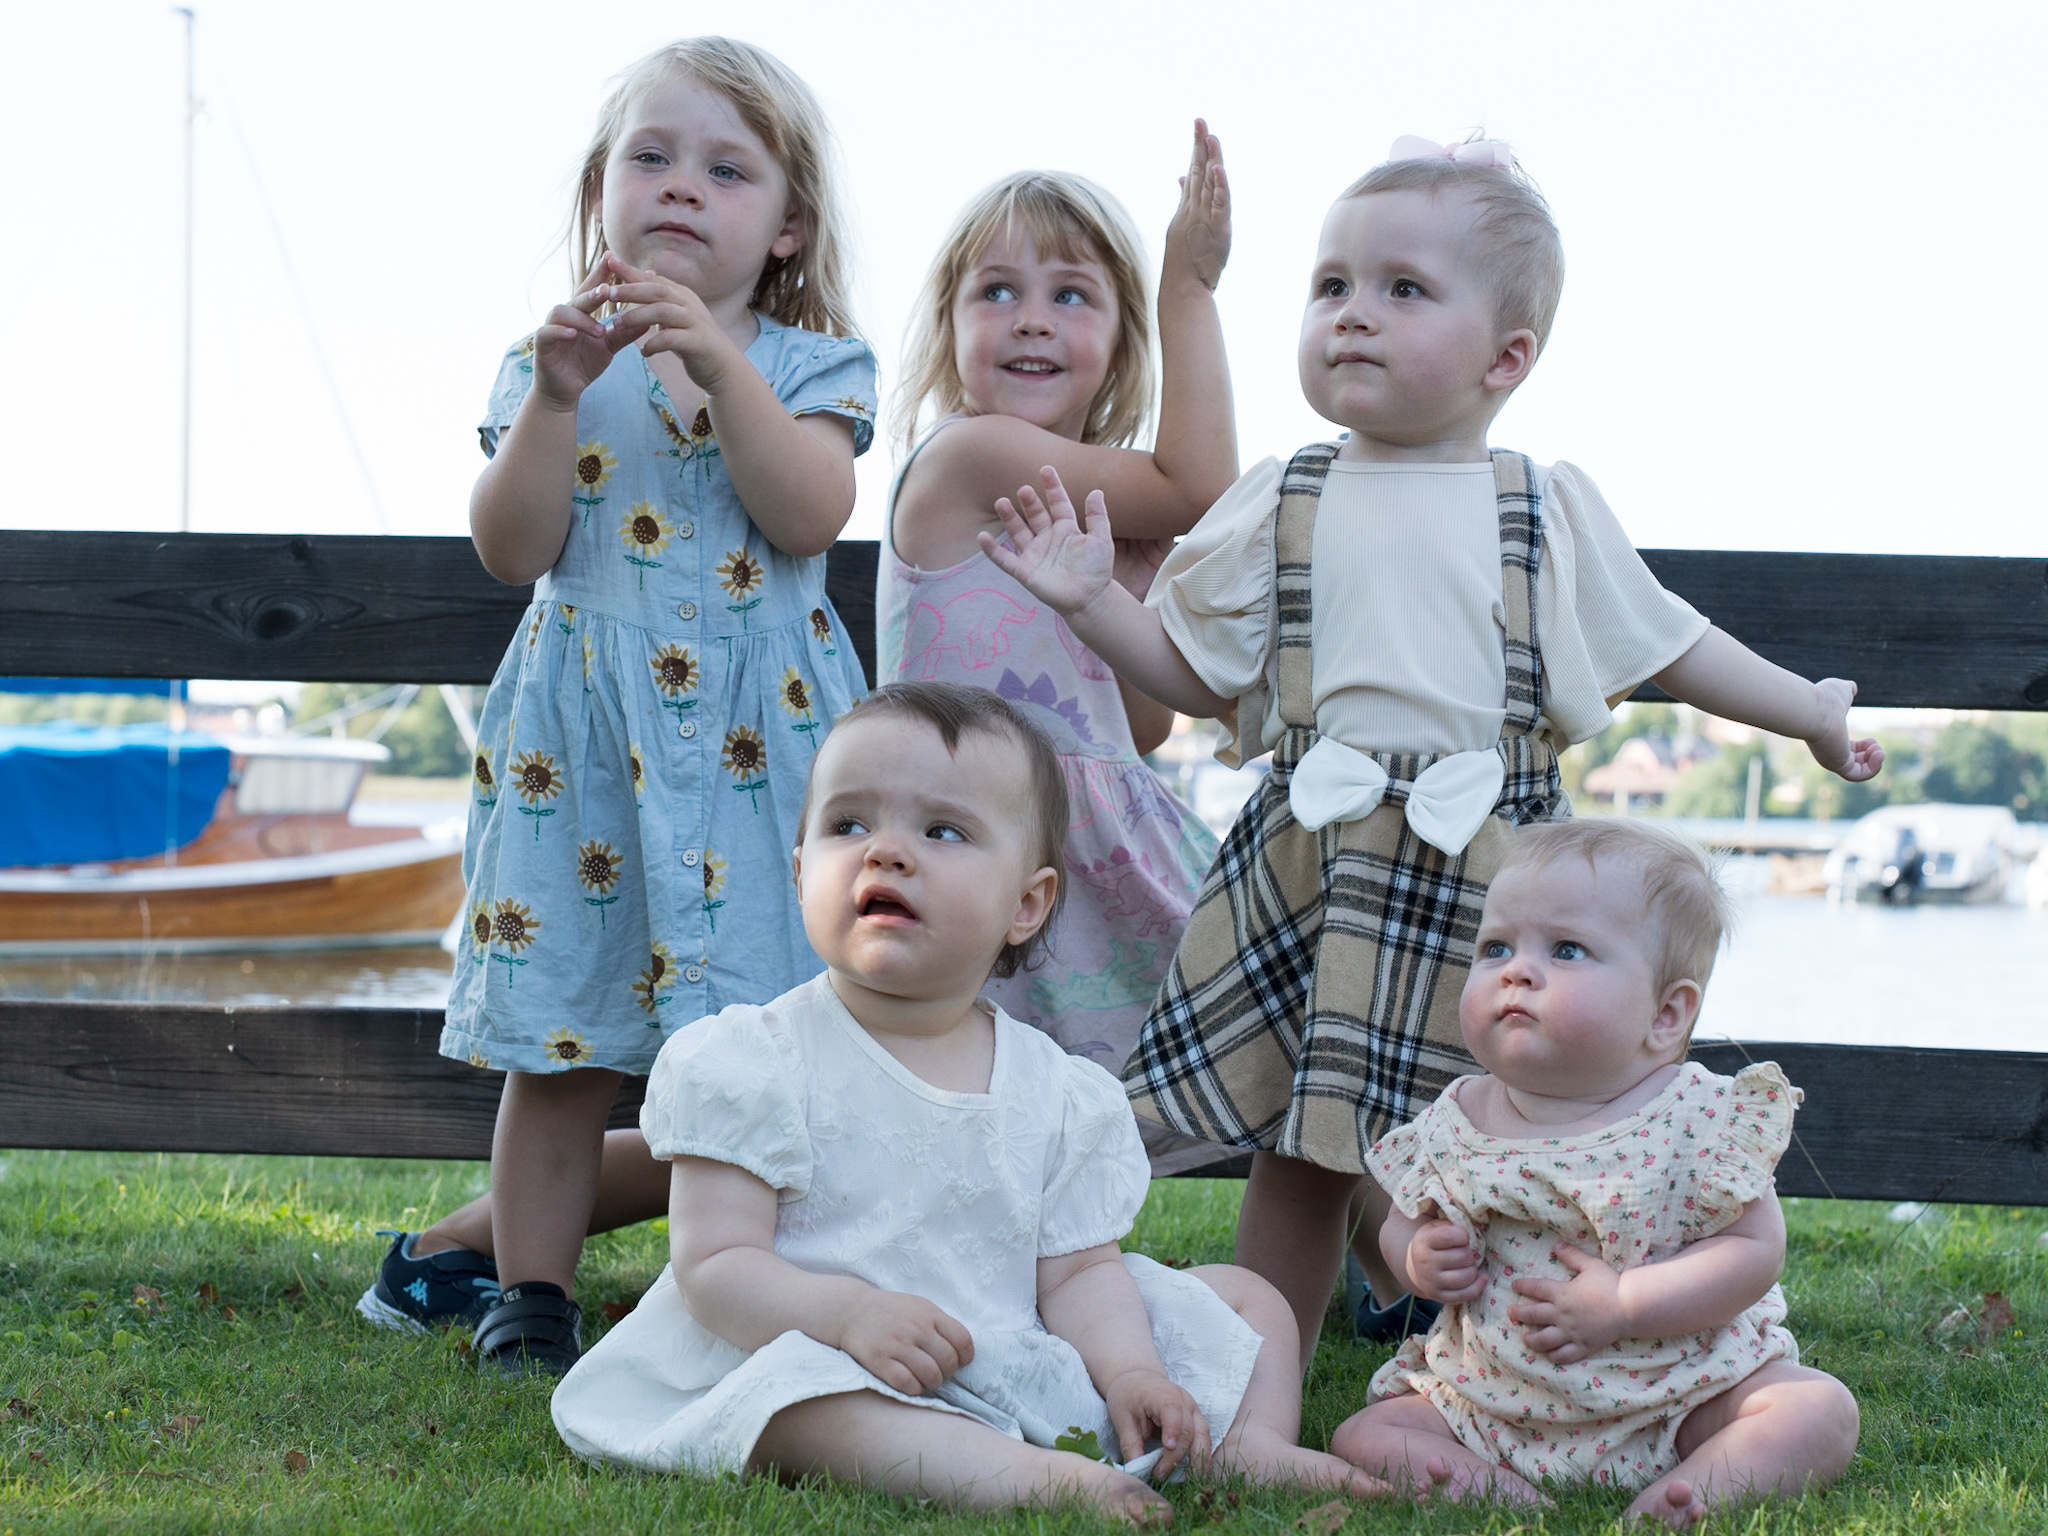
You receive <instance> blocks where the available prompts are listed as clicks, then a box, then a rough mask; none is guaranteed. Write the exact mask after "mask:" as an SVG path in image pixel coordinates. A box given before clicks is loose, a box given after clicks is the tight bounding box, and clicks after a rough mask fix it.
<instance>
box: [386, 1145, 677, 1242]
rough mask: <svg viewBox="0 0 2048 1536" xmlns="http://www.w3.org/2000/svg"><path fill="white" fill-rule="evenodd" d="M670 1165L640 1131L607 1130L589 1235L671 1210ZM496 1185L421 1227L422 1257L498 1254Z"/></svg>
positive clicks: (650, 1218)
mask: <svg viewBox="0 0 2048 1536" xmlns="http://www.w3.org/2000/svg"><path fill="white" fill-rule="evenodd" d="M668 1182H669V1167H668V1164H667V1163H664V1162H658V1161H656V1159H655V1158H654V1157H653V1156H652V1155H650V1154H649V1152H648V1150H647V1138H646V1137H644V1136H642V1135H641V1134H640V1133H639V1132H638V1131H634V1130H625V1131H606V1132H605V1135H604V1155H603V1163H602V1165H601V1167H600V1168H599V1170H598V1175H597V1203H596V1205H595V1206H594V1207H593V1208H592V1210H591V1212H590V1231H589V1233H588V1234H586V1235H588V1236H595V1235H596V1234H597V1233H599V1232H611V1231H614V1230H616V1229H617V1228H619V1227H630V1226H633V1225H634V1224H635V1223H637V1222H642V1221H652V1220H653V1219H654V1218H655V1217H657V1216H666V1215H667V1214H668ZM491 1209H492V1203H491V1191H490V1190H488V1189H487V1190H485V1191H484V1192H483V1193H482V1194H480V1195H478V1196H477V1197H476V1198H475V1199H474V1200H472V1201H470V1202H469V1204H467V1205H465V1206H463V1207H462V1208H461V1209H460V1210H454V1211H450V1212H449V1213H448V1214H447V1215H446V1216H443V1217H442V1218H441V1219H440V1220H439V1221H437V1222H435V1223H434V1224H433V1225H432V1226H431V1227H428V1228H427V1229H426V1230H424V1231H423V1232H421V1233H420V1235H419V1236H418V1238H416V1239H415V1240H414V1242H413V1245H412V1251H413V1252H414V1253H416V1254H418V1255H419V1256H420V1257H421V1258H425V1257H426V1256H427V1255H428V1254H430V1253H440V1252H442V1251H443V1250H444V1249H448V1248H468V1249H470V1250H472V1251H474V1252H476V1253H482V1254H495V1253H496V1252H497V1245H496V1243H495V1241H494V1240H493V1238H492V1236H491Z"/></svg>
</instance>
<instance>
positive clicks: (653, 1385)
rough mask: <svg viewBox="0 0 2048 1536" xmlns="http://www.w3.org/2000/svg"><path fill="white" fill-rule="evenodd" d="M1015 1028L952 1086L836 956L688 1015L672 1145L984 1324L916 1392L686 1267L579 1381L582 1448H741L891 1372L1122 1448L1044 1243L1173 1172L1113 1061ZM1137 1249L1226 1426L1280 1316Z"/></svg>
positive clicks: (723, 1466)
mask: <svg viewBox="0 0 2048 1536" xmlns="http://www.w3.org/2000/svg"><path fill="white" fill-rule="evenodd" d="M995 1027H996V1043H995V1062H994V1067H993V1070H992V1072H991V1074H990V1081H989V1091H988V1092H987V1093H985V1094H977V1093H955V1092H951V1091H949V1090H946V1089H943V1088H936V1087H934V1086H932V1085H931V1084H930V1083H927V1082H925V1081H924V1080H923V1079H921V1078H919V1077H917V1076H916V1075H915V1074H914V1073H912V1072H911V1071H910V1070H909V1069H908V1068H906V1067H904V1066H903V1064H902V1063H900V1062H898V1061H897V1060H896V1059H895V1058H894V1057H892V1056H891V1055H890V1054H889V1053H888V1052H887V1051H886V1050H884V1049H883V1048H882V1047H881V1046H880V1045H879V1044H877V1043H876V1042H875V1040H874V1039H873V1038H872V1037H871V1036H869V1035H868V1033H867V1031H865V1030H864V1029H862V1028H861V1027H860V1025H859V1024H858V1023H857V1022H856V1021H855V1020H854V1018H853V1016H852V1015H851V1014H850V1013H848V1012H847V1010H846V1008H845V1006H844V1005H843V1004H842V1003H841V1002H840V1001H839V998H838V995H837V994H836V993H835V992H834V991H833V990H832V987H831V982H830V979H829V978H828V977H826V976H819V977H816V978H814V979H813V980H811V981H809V982H806V983H804V984H803V985H801V986H799V987H796V988H795V989H793V990H792V991H790V992H787V993H785V994H783V995H782V996H781V997H779V998H777V999H776V1000H775V1001H774V1002H772V1003H768V1004H765V1005H762V1006H739V1007H732V1008H728V1009H726V1010H725V1011H724V1012H723V1013H720V1014H718V1015H716V1016H715V1017H713V1018H709V1019H705V1020H703V1021H702V1022H700V1023H698V1024H695V1025H693V1026H692V1027H691V1028H689V1029H686V1030H683V1031H681V1032H680V1033H678V1034H676V1035H674V1036H672V1037H671V1038H670V1039H669V1041H668V1043H667V1044H666V1045H664V1046H663V1047H662V1051H661V1055H660V1056H659V1058H658V1059H657V1060H656V1062H655V1065H654V1071H653V1074H652V1077H651V1079H650V1081H649V1083H648V1090H647V1101H646V1104H645V1106H644V1107H643V1108H642V1110H641V1112H640V1125H641V1129H642V1131H643V1132H644V1133H645V1134H646V1136H647V1142H648V1146H649V1148H650V1149H651V1150H652V1152H653V1153H654V1155H655V1156H656V1157H657V1158H672V1157H678V1156H690V1157H705V1158H712V1159H715V1160H717V1161H719V1162H726V1163H732V1164H734V1165H736V1166H738V1167H741V1168H745V1169H746V1170H747V1171H748V1172H750V1173H752V1174H754V1175H755V1176H757V1177H758V1178H760V1179H762V1180H763V1181H765V1182H766V1183H767V1184H769V1185H770V1186H771V1187H773V1188H774V1189H775V1190H776V1192H777V1194H778V1196H779V1199H780V1206H779V1208H778V1210H777V1214H776V1222H775V1251H776V1252H777V1253H778V1254H780V1255H781V1256H782V1257H783V1258H785V1259H788V1260H789V1261H790V1262H791V1263H793V1264H797V1265H800V1266H801V1267H803V1268H805V1269H808V1270H812V1271H814V1272H816V1273H819V1274H832V1275H851V1276H854V1277H855V1278H858V1279H861V1280H865V1281H867V1282H868V1283H869V1284H871V1285H874V1286H877V1287H879V1288H881V1289H884V1290H893V1291H904V1292H909V1293H912V1294H916V1295H920V1296H923V1297H926V1298H927V1299H929V1300H930V1301H932V1302H934V1303H936V1304H937V1305H938V1306H940V1307H943V1308H944V1309H945V1310H946V1311H947V1312H948V1313H950V1314H951V1315H952V1316H953V1317H955V1318H957V1319H958V1320H959V1321H960V1322H961V1323H962V1324H963V1325H964V1326H965V1327H966V1328H967V1330H968V1332H969V1333H970V1334H971V1335H972V1337H973V1340H974V1359H973V1361H972V1362H971V1363H970V1364H969V1365H968V1366H966V1367H965V1368H964V1369H963V1370H961V1371H959V1372H958V1373H957V1374H955V1375H954V1376H953V1377H951V1378H949V1379H948V1380H947V1381H946V1383H945V1385H944V1386H943V1387H942V1388H941V1389H940V1391H939V1393H938V1394H937V1395H936V1396H933V1397H913V1396H910V1395H907V1394H905V1393H902V1392H898V1391H897V1390H895V1389H894V1388H893V1387H890V1386H888V1385H886V1384H885V1383H884V1382H882V1381H881V1380H879V1379H878V1378H876V1377H875V1376H872V1375H870V1374H869V1373H868V1372H867V1371H866V1370H865V1369H863V1368H862V1367H861V1366H860V1365H859V1364H858V1363H856V1362H855V1360H854V1359H853V1357H852V1356H850V1355H848V1354H846V1353H844V1352H843V1351H841V1350H838V1349H835V1348H832V1347H831V1346H829V1345H826V1344H822V1343H819V1342H818V1341H817V1340H815V1339H813V1338H810V1337H809V1336H808V1335H806V1334H804V1333H802V1332H799V1331H797V1330H794V1329H792V1330H791V1331H790V1332H788V1333H785V1334H783V1335H781V1336H780V1337H779V1338H776V1339H774V1340H772V1341H771V1342H769V1343H768V1344H767V1345H765V1346H763V1347H762V1348H760V1349H758V1350H754V1351H751V1352H749V1351H747V1350H744V1349H740V1348H737V1347H736V1346H734V1345H732V1344H729V1343H727V1342H726V1341H725V1340H723V1339H721V1338H719V1337H718V1336H717V1335H715V1334H713V1333H711V1332H710V1331H709V1330H708V1329H706V1328H704V1327H703V1326H701V1325H700V1324H699V1323H698V1322H697V1321H696V1319H695V1318H693V1317H692V1316H691V1315H690V1313H689V1309H688V1308H687V1307H685V1306H684V1304H683V1299H682V1294H681V1292H680V1291H679V1290H678V1289H677V1286H676V1283H675V1278H674V1274H673V1271H672V1270H669V1269H664V1270H663V1271H662V1273H661V1276H660V1278H659V1279H657V1280H656V1281H655V1282H654V1285H653V1287H652V1289H650V1290H649V1291H648V1293H647V1294H646V1296H645V1297H644V1298H642V1300H641V1302H640V1305H639V1306H638V1307H637V1308H636V1309H635V1310H634V1311H633V1312H632V1313H631V1314H630V1315H629V1316H627V1317H626V1318H625V1319H624V1320H623V1321H622V1322H620V1323H619V1324H618V1326H617V1327H615V1328H613V1329H612V1331H611V1332H610V1333H608V1334H606V1335H605V1337H604V1338H603V1339H601V1340H599V1341H598V1343H597V1344H596V1345H595V1346H594V1347H593V1348H592V1349H591V1350H590V1352H589V1353H588V1354H586V1355H584V1357H583V1358H582V1359H581V1360H580V1361H578V1362H577V1364H576V1366H575V1368H574V1369H573V1370H571V1371H570V1372H569V1374H568V1375H567V1376H565V1377H564V1378H563V1379H562V1383H561V1385H560V1386H559V1387H558V1388H557V1389H556V1391H555V1397H554V1417H555V1426H556V1428H557V1429H559V1430H560V1431H561V1434H562V1438H563V1439H564V1440H565V1441H567V1442H568V1445H569V1447H570V1449H571V1450H573V1451H575V1452H576V1453H577V1454H578V1455H579V1456H583V1457H586V1458H588V1459H590V1460H592V1461H601V1462H612V1463H618V1464H622V1465H627V1466H633V1467H639V1468H642V1469H645V1470H648V1471H656V1472H675V1471H696V1472H707V1473H708V1472H720V1471H738V1470H741V1469H743V1468H744V1467H745V1466H746V1464H747V1458H748V1457H749V1455H750V1454H751V1453H752V1451H753V1448H754V1444H755V1442H756V1441H757V1440H758V1439H759V1438H760V1435H761V1431H762V1430H763V1429H764V1428H765V1427H766V1426H767V1423H768V1421H769V1419H770V1418H772V1417H773V1416H774V1415H775V1414H776V1413H778V1412H779V1411H781V1410H782V1409H784V1408H787V1407H789V1406H790V1405H791V1404H793V1403H800V1402H805V1401H808V1400H810V1399H812V1398H818V1397H829V1396H833V1395H836V1394H838V1393H842V1392H861V1391H869V1392H877V1393H880V1394H881V1395H883V1396H885V1397H891V1398H895V1399H897V1400H899V1401H901V1402H906V1403H912V1404H915V1405H916V1406H918V1407H923V1408H931V1409H935V1410H938V1411H941V1412H948V1413H959V1414H964V1415H967V1416H969V1417H972V1418H976V1419H979V1420H980V1421H982V1422H983V1423H985V1424H988V1425H990V1426H991V1427H993V1428H995V1429H997V1430H999V1431H1001V1432H1002V1433H1004V1434H1008V1435H1012V1436H1016V1437H1018V1438H1021V1439H1024V1440H1028V1441H1030V1442H1031V1443H1033V1444H1035V1445H1047V1446H1049V1445H1051V1444H1052V1443H1053V1440H1054V1438H1055V1437H1057V1436H1059V1435H1062V1434H1065V1433H1067V1432H1068V1430H1069V1429H1071V1428H1078V1429H1082V1430H1093V1431H1094V1432H1095V1433H1096V1435H1097V1436H1098V1437H1099V1439H1100V1442H1101V1444H1102V1445H1103V1446H1104V1448H1105V1449H1108V1450H1110V1451H1111V1453H1112V1454H1113V1455H1119V1453H1118V1451H1117V1449H1116V1440H1115V1435H1114V1433H1113V1432H1112V1430H1111V1427H1110V1424H1109V1418H1108V1414H1107V1411H1106V1409H1105V1407H1104V1404H1103V1401H1102V1398H1101V1396H1100V1395H1099V1394H1098V1393H1097V1392H1096V1390H1095V1388H1094V1386H1093V1384H1092V1383H1091V1382H1090V1380H1089V1378H1088V1372H1087V1368H1086V1367H1085V1366H1084V1365H1083V1364H1082V1362H1081V1357H1080V1356H1079V1355H1078V1354H1077V1353H1076V1352H1075V1350H1074V1348H1073V1346H1072V1345H1070V1344H1068V1343H1067V1342H1066V1341H1065V1340H1064V1339H1060V1338H1058V1337H1056V1336H1054V1335H1052V1334H1050V1333H1048V1332H1046V1329H1045V1325H1044V1323H1043V1322H1042V1321H1040V1319H1039V1316H1038V1305H1037V1295H1038V1290H1037V1266H1038V1261H1039V1260H1040V1259H1041V1258H1052V1257H1056V1256H1058V1255H1060V1254H1064V1253H1074V1252H1077V1251H1079V1250H1080V1249H1083V1248H1092V1247H1095V1246H1096V1245H1098V1244H1101V1243H1106V1242H1112V1241H1115V1240H1117V1239H1119V1238H1121V1237H1122V1236H1123V1235H1124V1234H1125V1233H1126V1232H1128V1231H1129V1230H1130V1227H1131V1222H1132V1220H1133V1218H1134V1217H1135V1216H1136V1214H1137V1211H1138V1207H1139V1206H1140V1205H1141V1204H1142V1203H1143V1201H1144V1198H1145V1190H1146V1185H1147V1181H1148V1177H1149V1175H1148V1170H1147V1167H1146V1162H1145V1154H1144V1150H1143V1148H1142V1146H1141V1144H1140V1142H1139V1139H1138V1130H1137V1125H1136V1123H1135V1122H1134V1121H1133V1120H1132V1118H1131V1112H1130V1108H1129V1105H1128V1104H1127V1102H1126V1101H1125V1098H1124V1093H1123V1089H1122V1087H1121V1086H1120V1085H1119V1084H1118V1082H1117V1080H1116V1079H1115V1078H1113V1077H1111V1076H1110V1075H1109V1074H1108V1073H1107V1072H1105V1071H1104V1070H1103V1069H1102V1068H1100V1067H1098V1066H1096V1065H1094V1064H1093V1063H1091V1062H1088V1061H1085V1060H1083V1059H1081V1058H1079V1057H1075V1056H1069V1055H1067V1054H1066V1053H1065V1052H1064V1051H1062V1050H1061V1049H1060V1048H1059V1046H1058V1045H1056V1044H1055V1043H1054V1042H1053V1041H1052V1040H1051V1039H1049V1038H1048V1037H1047V1036H1045V1035H1043V1034H1041V1033H1039V1032H1038V1031H1037V1030H1034V1029H1031V1028H1029V1027H1028V1026H1025V1025H1022V1024H1019V1023H1017V1022H1016V1021H1015V1020H1014V1019H1012V1018H1010V1016H1009V1015H1008V1014H1005V1013H1003V1012H1002V1011H1001V1010H997V1012H996V1015H995ZM1124 1263H1125V1266H1126V1267H1127V1268H1128V1269H1129V1270H1130V1272H1131V1275H1132V1278H1133V1279H1134V1280H1135V1281H1136V1283H1137V1286H1138V1290H1139V1294H1140V1295H1141V1296H1142V1297H1143V1299H1144V1302H1145V1306H1146V1309H1147V1311H1148V1312H1149V1314H1150V1316H1151V1320H1152V1332H1153V1340H1154V1343H1155V1344H1156V1345H1157V1346H1158V1349H1159V1352H1160V1356H1161V1358H1162V1360H1163V1361H1164V1363H1165V1365H1166V1370H1167V1374H1168V1375H1169V1376H1170V1377H1172V1379H1173V1380H1174V1381H1176V1382H1178V1383H1179V1384H1180V1385H1181V1386H1182V1387H1184V1388H1186V1389H1187V1390H1188V1392H1189V1393H1190V1394H1191V1395H1192V1396H1193V1397H1194V1399H1195V1401H1196V1402H1197V1403H1198V1404H1200V1406H1201V1409H1202V1412H1203V1414H1204V1415H1205V1416H1206V1418H1207V1419H1208V1422H1209V1429H1210V1434H1211V1436H1212V1437H1213V1439H1215V1440H1217V1441H1221V1439H1222V1438H1223V1435H1224V1433H1225V1432H1226V1431H1227V1430H1228V1429H1229V1427H1230V1424H1231V1421H1232V1420H1233V1419H1234V1418H1235V1417H1236V1415H1237V1409H1238V1404H1239V1401H1240V1399H1241V1398H1242V1397H1243V1395H1244V1389H1245V1385H1246V1383H1247V1382H1249V1381H1250V1379H1251V1372H1252V1364H1253V1361H1254V1360H1255V1359H1256V1357H1257V1355H1258V1351H1259V1345H1260V1340H1259V1336H1258V1335H1257V1334H1256V1333H1254V1332H1253V1331H1252V1329H1251V1328H1250V1326H1249V1325H1247V1324H1246V1323H1245V1322H1244V1321H1243V1320H1242V1319H1241V1318H1239V1317H1238V1316H1237V1314H1236V1313H1235V1312H1233V1311H1232V1310H1231V1309H1230V1308H1229V1307H1228V1306H1227V1305H1226V1304H1225V1303H1224V1302H1223V1301H1222V1299H1221V1298H1219V1297H1218V1296H1217V1295H1216V1293H1215V1292H1213V1291H1212V1290H1210V1289H1209V1288H1208V1287H1207V1286H1206V1285H1204V1284H1202V1283H1201V1281H1199V1280H1197V1279H1194V1278H1193V1277H1191V1276H1188V1275H1185V1274H1181V1273H1179V1272H1178V1271H1175V1270H1171V1269H1167V1268H1165V1267H1164V1266H1162V1265H1159V1264H1155V1263H1153V1262H1152V1261H1151V1260H1150V1259H1145V1258H1142V1257H1138V1256H1136V1255H1126V1257H1125V1259H1124ZM1139 1449H1140V1448H1137V1447H1132V1448H1130V1449H1129V1451H1128V1452H1124V1453H1121V1454H1120V1455H1119V1459H1135V1457H1136V1455H1137V1454H1138V1451H1139Z"/></svg>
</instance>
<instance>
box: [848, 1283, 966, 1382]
mask: <svg viewBox="0 0 2048 1536" xmlns="http://www.w3.org/2000/svg"><path fill="white" fill-rule="evenodd" d="M838 1342H839V1347H840V1348H841V1349H843V1350H845V1351H846V1352H847V1353H848V1354H849V1355H851V1356H853V1358H854V1359H855V1360H857V1361H859V1362H860V1364H861V1368H862V1369H863V1370H865V1371H867V1372H868V1373H869V1374H870V1375H872V1376H874V1377H876V1378H878V1379H879V1380H881V1381H884V1382H886V1383H888V1384H889V1385H890V1386H892V1387H894V1388H895V1389H896V1390H897V1391H898V1392H907V1393H909V1394H911V1395H912V1396H914V1397H917V1396H923V1397H929V1396H930V1395H931V1394H932V1393H934V1392H936V1391H938V1390H939V1387H940V1385H941V1384H942V1383H943V1382H944V1381H945V1379H946V1378H947V1377H948V1376H951V1375H952V1374H953V1373H954V1372H955V1371H957V1370H960V1369H961V1368H962V1367H964V1366H965V1365H966V1364H967V1363H968V1362H969V1361H971V1360H972V1359H973V1358H974V1339H973V1337H972V1336H971V1335H970V1334H969V1333H968V1332H967V1329H966V1328H965V1327H964V1326H962V1324H961V1323H960V1322H959V1321H958V1320H957V1319H956V1318H954V1317H952V1316H951V1315H950V1314H948V1313H947V1312H946V1311H945V1309H944V1308H942V1307H939V1306H936V1305H934V1304H933V1303H932V1302H929V1301H927V1300H925V1298H924V1297H922V1296H912V1295H910V1294H908V1293H907V1292H904V1291H881V1290H877V1291H873V1292H871V1293H869V1294H868V1295H866V1296H864V1297H862V1298H861V1300H860V1302H859V1303H858V1304H857V1305H856V1306H855V1307H854V1308H853V1310H852V1312H851V1314H850V1315H849V1316H848V1317H847V1319H846V1322H845V1325H844V1327H843V1328H842V1329H841V1330H840V1336H839V1341H838Z"/></svg>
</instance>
